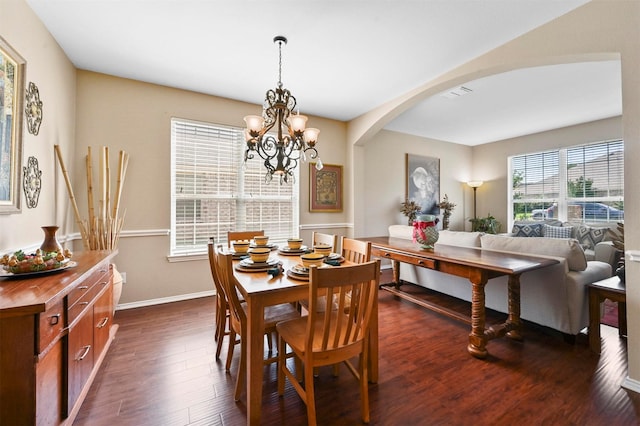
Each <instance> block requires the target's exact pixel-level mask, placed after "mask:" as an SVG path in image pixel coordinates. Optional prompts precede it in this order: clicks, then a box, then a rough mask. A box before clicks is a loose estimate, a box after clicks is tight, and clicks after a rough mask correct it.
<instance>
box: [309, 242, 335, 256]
mask: <svg viewBox="0 0 640 426" xmlns="http://www.w3.org/2000/svg"><path fill="white" fill-rule="evenodd" d="M313 251H314V252H316V253H320V254H322V255H323V256H329V255H330V254H331V246H330V245H329V244H316V245H314V246H313Z"/></svg>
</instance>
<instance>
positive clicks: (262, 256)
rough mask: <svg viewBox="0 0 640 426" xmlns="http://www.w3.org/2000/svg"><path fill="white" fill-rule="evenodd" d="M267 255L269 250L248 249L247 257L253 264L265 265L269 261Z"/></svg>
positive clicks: (269, 252)
mask: <svg viewBox="0 0 640 426" xmlns="http://www.w3.org/2000/svg"><path fill="white" fill-rule="evenodd" d="M269 254H271V249H269V248H259V247H258V248H252V249H249V257H251V260H253V263H265V262H266V261H267V260H269Z"/></svg>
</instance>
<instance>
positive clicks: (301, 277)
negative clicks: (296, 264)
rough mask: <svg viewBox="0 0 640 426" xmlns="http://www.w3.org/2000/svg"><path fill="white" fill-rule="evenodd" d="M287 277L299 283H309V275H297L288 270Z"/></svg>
mask: <svg viewBox="0 0 640 426" xmlns="http://www.w3.org/2000/svg"><path fill="white" fill-rule="evenodd" d="M287 276H288V277H289V278H291V279H294V280H298V281H309V274H296V273H295V272H293V271H292V270H291V269H289V270H287Z"/></svg>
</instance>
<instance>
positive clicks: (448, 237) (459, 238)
mask: <svg viewBox="0 0 640 426" xmlns="http://www.w3.org/2000/svg"><path fill="white" fill-rule="evenodd" d="M482 235H484V232H462V231H448V230H443V231H440V236H439V238H438V243H437V244H447V245H450V246H459V247H480V237H481V236H482Z"/></svg>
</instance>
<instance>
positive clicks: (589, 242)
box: [574, 225, 607, 250]
mask: <svg viewBox="0 0 640 426" xmlns="http://www.w3.org/2000/svg"><path fill="white" fill-rule="evenodd" d="M605 235H607V228H592V227H590V226H587V225H578V226H577V227H576V228H575V235H574V238H575V239H576V240H578V241H579V242H580V245H581V246H582V248H583V249H585V250H594V249H595V247H596V244H598V243H599V242H601V241H603V240H604V237H605Z"/></svg>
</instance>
